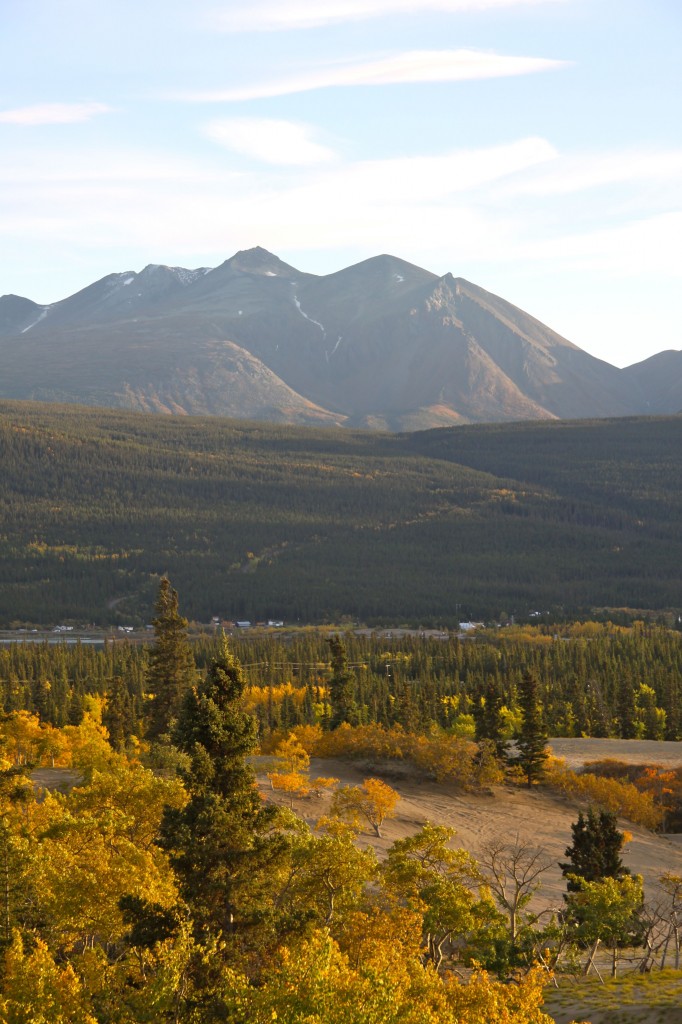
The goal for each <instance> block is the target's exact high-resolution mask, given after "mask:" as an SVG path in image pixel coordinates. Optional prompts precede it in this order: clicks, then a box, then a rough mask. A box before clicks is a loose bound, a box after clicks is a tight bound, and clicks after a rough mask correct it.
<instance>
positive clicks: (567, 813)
mask: <svg viewBox="0 0 682 1024" xmlns="http://www.w3.org/2000/svg"><path fill="white" fill-rule="evenodd" d="M562 742H572V741H562ZM575 742H576V743H579V744H581V745H582V747H581V750H582V748H583V747H584V748H585V754H586V759H587V760H594V759H595V755H594V753H593V750H592V749H591V748H590V744H591V743H592V742H594V743H600V744H601V743H602V742H607V741H602V740H596V741H590V740H578V741H575ZM680 747H682V744H680ZM562 756H563V755H562ZM575 756H576V757H577V756H578V754H577V752H576V755H575ZM581 756H582V755H581ZM596 756H601V755H600V754H598V755H596ZM657 760H659V759H657ZM256 767H257V768H258V766H256ZM401 768H402V769H403V770H402V771H401V770H400V769H401ZM316 775H321V776H334V777H336V778H338V779H340V781H341V784H342V785H359V784H360V783H361V782H362V780H363V779H365V778H369V777H371V776H375V777H377V778H382V779H383V781H384V782H387V783H388V784H389V785H390V786H392V787H393V788H394V789H395V790H396V791H397V792H398V793H399V794H400V802H399V803H398V806H397V810H396V816H395V818H393V819H391V820H389V821H386V822H385V823H384V825H383V827H382V838H380V839H377V838H376V837H375V836H373V835H372V834H371V830H369V828H368V830H367V831H365V832H363V833H362V834H361V835H360V837H359V845H361V846H372V847H373V848H374V849H375V850H376V852H377V854H378V856H379V857H380V858H381V857H383V856H385V854H386V851H387V850H388V848H389V846H390V845H391V844H392V843H393V842H395V840H396V839H402V838H404V837H405V836H408V835H412V834H413V833H414V832H416V831H418V830H419V829H420V828H421V826H422V825H423V824H424V823H425V822H427V821H429V822H432V823H433V824H435V825H447V826H449V827H451V828H454V829H455V830H456V832H457V836H456V839H455V842H456V843H458V844H459V845H460V846H462V847H463V848H464V849H465V850H468V851H469V852H470V853H472V854H473V855H474V856H475V857H477V858H478V857H480V856H481V854H482V853H483V850H484V847H485V844H486V843H487V842H490V841H491V840H497V839H503V840H505V841H507V842H514V841H515V840H516V839H517V837H518V839H519V840H520V841H521V842H526V843H529V844H530V845H532V846H534V847H537V848H540V849H542V851H543V852H544V853H545V854H546V856H547V858H548V860H549V861H550V862H551V866H550V867H549V869H548V870H547V872H546V873H545V874H544V875H543V878H542V886H541V890H540V891H539V892H538V897H537V899H536V901H535V907H536V909H538V910H539V909H544V908H551V907H558V906H559V905H560V904H561V903H562V894H563V892H564V891H565V881H564V879H563V876H562V874H561V870H560V868H559V861H563V860H565V851H566V847H567V846H568V845H570V843H571V824H572V823H573V822H574V821H575V820H576V818H577V815H578V811H579V810H580V809H581V807H583V806H584V805H581V804H579V803H577V802H576V801H575V800H573V799H571V798H567V797H562V796H553V795H550V794H549V793H546V792H544V791H542V790H540V789H537V788H533V789H532V790H528V789H526V788H525V787H519V786H507V785H505V786H498V787H495V789H494V791H492V792H490V793H475V792H474V793H463V792H462V791H461V790H459V789H457V788H456V787H455V786H452V785H448V784H447V783H440V784H439V783H434V782H419V781H417V780H416V779H415V778H414V777H413V776H412V774H411V772H410V771H409V769H407V767H406V766H402V765H398V766H391V765H386V764H384V765H377V764H371V763H368V762H364V763H363V762H351V761H344V760H340V759H339V760H336V759H334V760H332V759H320V758H313V759H312V762H311V772H310V776H311V778H314V777H315V776H316ZM259 783H260V785H261V788H262V791H263V793H264V794H265V795H266V797H267V798H268V799H275V800H278V801H280V802H282V803H287V802H288V798H285V797H280V796H279V794H277V793H273V792H272V791H271V789H270V784H269V782H268V780H267V778H266V777H265V775H264V774H260V775H259ZM329 801H330V796H323V797H305V798H303V799H297V800H296V801H295V802H294V809H295V810H296V811H297V813H298V814H300V815H301V817H303V818H305V820H306V821H307V822H308V823H309V824H310V825H311V826H314V825H315V823H316V821H317V820H318V818H319V817H321V816H322V815H323V814H325V813H326V812H327V809H328V806H329ZM620 824H621V827H623V828H626V829H627V830H628V832H631V833H632V837H633V838H632V842H631V843H629V844H628V846H627V847H626V851H625V854H624V858H623V859H624V861H625V863H626V864H627V866H628V867H629V868H630V870H631V871H632V872H633V873H637V874H641V875H643V877H644V882H645V886H646V887H647V889H653V887H654V886H655V882H656V879H657V878H658V877H659V876H660V875H662V874H663V873H664V872H666V871H675V872H680V873H682V844H680V843H679V842H678V839H677V837H671V836H660V835H654V834H653V833H651V832H648V831H647V830H646V829H642V828H639V827H638V826H636V825H632V824H631V823H629V822H627V821H625V820H623V821H622V822H621V823H620Z"/></svg>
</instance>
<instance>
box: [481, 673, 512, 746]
mask: <svg viewBox="0 0 682 1024" xmlns="http://www.w3.org/2000/svg"><path fill="white" fill-rule="evenodd" d="M503 703H504V698H503V696H502V694H501V693H500V690H499V688H498V686H497V685H496V683H495V682H494V681H493V680H490V681H489V682H488V683H487V685H486V687H485V689H484V690H483V692H482V693H480V694H479V696H478V699H477V700H476V701H474V704H473V714H474V723H475V727H476V733H475V739H476V742H477V743H480V742H481V740H490V741H491V742H492V743H494V744H495V756H496V757H497V758H499V760H500V761H505V760H506V758H507V741H506V739H505V738H504V718H503V717H502V705H503Z"/></svg>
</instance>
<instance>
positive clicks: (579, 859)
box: [559, 807, 630, 892]
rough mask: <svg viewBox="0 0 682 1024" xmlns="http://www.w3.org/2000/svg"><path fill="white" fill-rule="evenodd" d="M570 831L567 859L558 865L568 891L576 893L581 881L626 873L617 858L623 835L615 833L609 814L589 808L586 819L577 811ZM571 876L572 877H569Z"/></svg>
mask: <svg viewBox="0 0 682 1024" xmlns="http://www.w3.org/2000/svg"><path fill="white" fill-rule="evenodd" d="M571 832H572V833H573V843H572V844H571V846H569V847H568V848H567V850H566V856H567V857H568V858H569V860H568V862H567V863H565V864H560V865H559V867H560V868H561V870H562V872H563V875H564V877H567V878H568V882H567V885H566V888H567V889H568V891H569V892H578V891H579V890H580V881H581V880H583V881H585V882H599V881H601V879H602V878H616V879H621V878H623V877H624V876H625V875H629V874H630V872H629V870H628V868H626V867H625V865H624V864H623V861H622V860H621V856H620V852H621V850H622V849H623V845H624V843H625V835H624V833H623V832H620V831H619V830H618V826H617V824H616V815H615V814H614V813H613V812H612V811H599V813H597V812H596V811H595V809H594V808H593V807H590V809H589V810H588V812H587V818H585V817H584V815H583V813H582V811H581V812H580V814H579V815H578V820H577V821H576V822H575V823H574V824H573V825H571ZM571 875H573V876H575V877H574V878H571V877H569V876H571Z"/></svg>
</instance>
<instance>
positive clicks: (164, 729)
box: [147, 576, 196, 739]
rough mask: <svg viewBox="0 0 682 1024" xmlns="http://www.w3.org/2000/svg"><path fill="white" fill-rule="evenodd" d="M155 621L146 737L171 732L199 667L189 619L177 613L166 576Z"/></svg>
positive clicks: (173, 593) (175, 602)
mask: <svg viewBox="0 0 682 1024" xmlns="http://www.w3.org/2000/svg"><path fill="white" fill-rule="evenodd" d="M155 608H156V618H155V619H154V620H153V622H154V629H155V631H156V640H155V642H154V645H153V647H152V649H151V653H150V656H149V668H148V670H147V690H148V692H149V693H150V694H151V695H152V698H153V699H152V705H151V710H150V719H149V726H148V729H147V735H148V736H149V737H150V738H151V739H158V737H159V736H163V735H165V734H167V733H168V732H169V730H170V729H171V728H172V725H173V722H174V721H175V719H176V718H177V716H178V712H179V710H180V707H181V705H182V701H183V698H184V696H185V694H186V693H187V691H188V690H189V689H190V687H191V686H192V684H193V683H194V682H195V681H196V665H195V663H194V657H193V655H192V651H191V648H190V645H189V641H188V639H187V625H188V623H187V619H185V618H183V617H182V615H180V612H179V610H178V594H177V591H175V590H174V589H173V587H172V586H171V584H170V580H169V579H168V577H167V576H164V577H163V578H162V579H161V583H160V584H159V593H158V596H157V599H156V605H155Z"/></svg>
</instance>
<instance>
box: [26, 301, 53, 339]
mask: <svg viewBox="0 0 682 1024" xmlns="http://www.w3.org/2000/svg"><path fill="white" fill-rule="evenodd" d="M49 308H50V307H49V306H46V307H45V309H44V310H43V311H42V313H41V314H40V316H39V317H38V318H37V320H33V321H32V323H30V324H29V325H28V327H24V328H23V330H22V332H21V333H22V334H26V331H30V330H31V328H32V327H35V325H36V324H39V323H40V321H41V320H44V319H45V317H46V316H47V311H48V310H49Z"/></svg>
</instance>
